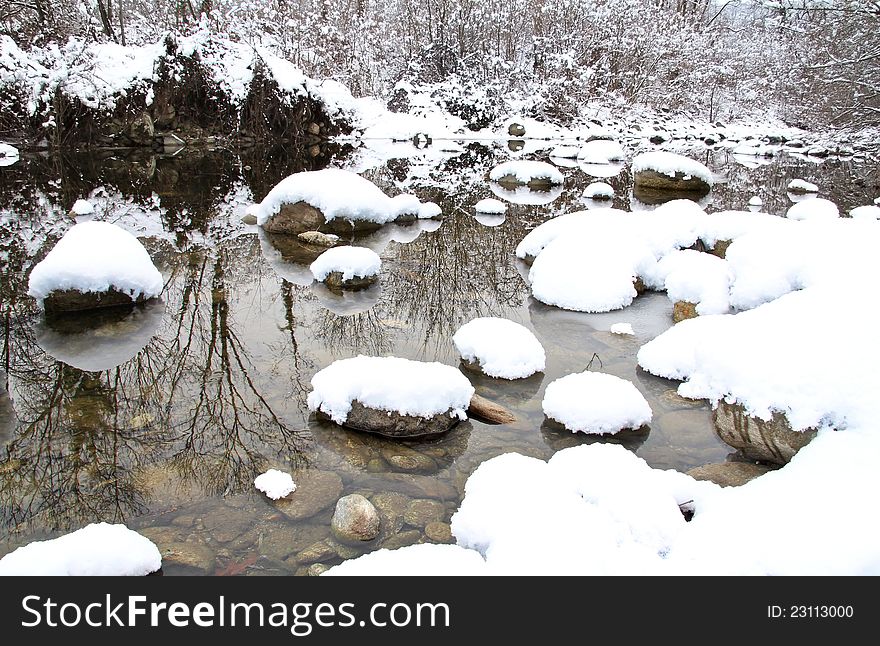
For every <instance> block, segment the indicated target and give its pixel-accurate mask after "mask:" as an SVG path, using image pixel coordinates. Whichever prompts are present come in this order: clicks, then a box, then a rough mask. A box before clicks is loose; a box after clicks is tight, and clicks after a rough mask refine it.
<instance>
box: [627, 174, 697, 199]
mask: <svg viewBox="0 0 880 646" xmlns="http://www.w3.org/2000/svg"><path fill="white" fill-rule="evenodd" d="M634 185H635V187H637V188H642V189H649V190H659V191H676V192H681V193H696V194H698V195H706V194H707V193H708V192H709V191H710V190H711V188H712V187H711V186H709V184H707V183H706V182H705V181H704V180H702V179H700V178H699V177H694V176H693V175H688V174H686V173H682V172H681V171H678V172H676V173H675V176H674V177H672V176H670V175H666V174H664V173H659V172H657V171H655V170H651V169H646V170H642V171H639V172H638V173H636V174H635V178H634Z"/></svg>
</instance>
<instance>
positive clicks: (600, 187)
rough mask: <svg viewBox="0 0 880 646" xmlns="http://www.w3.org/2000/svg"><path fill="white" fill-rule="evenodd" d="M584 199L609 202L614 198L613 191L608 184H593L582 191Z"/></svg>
mask: <svg viewBox="0 0 880 646" xmlns="http://www.w3.org/2000/svg"><path fill="white" fill-rule="evenodd" d="M584 197H586V198H589V199H591V200H595V199H606V200H610V199H612V198H613V197H614V189H613V188H612V187H611V185H610V184H606V183H605V182H593V183H592V184H590V185H589V186H587V188H585V189H584Z"/></svg>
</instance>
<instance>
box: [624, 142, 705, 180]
mask: <svg viewBox="0 0 880 646" xmlns="http://www.w3.org/2000/svg"><path fill="white" fill-rule="evenodd" d="M646 170H653V171H655V172H657V173H660V174H661V175H667V176H668V177H675V175H676V174H677V173H681V174H682V175H684V178H685V179H687V178H690V177H695V178H697V179H701V180H703V181H704V182H706V184H708V185H709V186H712V184H713V179H712V172H711V171H710V170H709V169H708V168H706V167H705V166H704V165H703V164H701V163H700V162H698V161H696V160H694V159H690V158H689V157H684V156H682V155H676V154H675V153H670V152H665V151H661V150H657V151H653V152H649V153H642V154H641V155H639V156H638V157H636V158H635V159H634V160H633V164H632V171H633V174H635V173H640V172H642V171H646Z"/></svg>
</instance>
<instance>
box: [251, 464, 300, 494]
mask: <svg viewBox="0 0 880 646" xmlns="http://www.w3.org/2000/svg"><path fill="white" fill-rule="evenodd" d="M254 486H255V487H256V488H257V491H262V492H263V493H264V494H266V496H268V497H269V498H271V499H272V500H278V499H279V498H284V497H285V496H288V495H290V494H292V493H293V492H294V491H296V483H294V481H293V478H292V477H291V475H290V474H289V473H285V472H284V471H279V470H278V469H269V470H268V471H266V472H265V473H261V474H260V475H258V476H257V477H256V478H254Z"/></svg>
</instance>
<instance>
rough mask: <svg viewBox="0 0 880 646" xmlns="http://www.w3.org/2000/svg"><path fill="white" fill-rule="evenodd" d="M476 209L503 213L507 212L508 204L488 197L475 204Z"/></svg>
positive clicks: (484, 211) (483, 211)
mask: <svg viewBox="0 0 880 646" xmlns="http://www.w3.org/2000/svg"><path fill="white" fill-rule="evenodd" d="M474 211H476V212H477V213H487V214H491V215H503V214H504V213H507V205H506V204H505V203H504V202H502V201H501V200H496V199H494V198H491V197H487V198H485V199H482V200H480V201H479V202H477V203H476V204H475V205H474Z"/></svg>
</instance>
